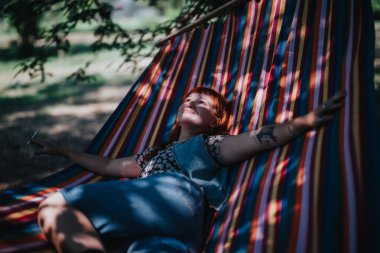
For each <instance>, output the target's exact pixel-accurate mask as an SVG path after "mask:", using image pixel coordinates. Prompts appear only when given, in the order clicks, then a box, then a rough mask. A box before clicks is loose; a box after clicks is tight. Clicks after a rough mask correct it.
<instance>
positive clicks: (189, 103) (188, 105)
mask: <svg viewBox="0 0 380 253" xmlns="http://www.w3.org/2000/svg"><path fill="white" fill-rule="evenodd" d="M186 107H190V108H194V107H195V106H194V101H192V100H190V101H187V102H186Z"/></svg>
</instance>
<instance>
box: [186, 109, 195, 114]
mask: <svg viewBox="0 0 380 253" xmlns="http://www.w3.org/2000/svg"><path fill="white" fill-rule="evenodd" d="M183 111H184V112H190V113H192V114H197V113H196V112H195V111H194V110H193V109H190V108H185V109H184V110H183Z"/></svg>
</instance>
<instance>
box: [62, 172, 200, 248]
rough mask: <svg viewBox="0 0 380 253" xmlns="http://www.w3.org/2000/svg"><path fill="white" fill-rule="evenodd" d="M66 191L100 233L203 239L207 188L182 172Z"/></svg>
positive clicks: (67, 197)
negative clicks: (203, 188) (204, 196)
mask: <svg viewBox="0 0 380 253" xmlns="http://www.w3.org/2000/svg"><path fill="white" fill-rule="evenodd" d="M61 192H62V194H63V196H64V198H65V199H66V201H67V203H68V204H69V205H71V206H73V207H75V208H77V209H79V210H80V211H82V212H83V213H84V214H85V215H86V216H87V217H88V218H89V219H90V221H91V222H92V223H93V225H94V227H95V228H96V229H97V230H98V231H99V233H100V234H101V235H110V236H131V237H141V236H144V237H145V236H153V235H162V236H169V237H176V238H180V239H182V240H184V241H187V240H199V238H194V237H198V236H195V234H198V235H200V234H201V232H202V225H203V210H204V206H203V204H204V203H203V194H202V192H201V190H200V189H199V187H198V186H196V185H195V184H194V183H193V182H191V181H190V180H189V179H187V178H186V177H185V176H182V175H179V174H177V173H161V174H157V175H153V176H151V177H147V178H145V179H138V180H128V181H112V182H103V183H97V184H89V185H82V186H78V187H74V188H71V189H65V190H62V191H61Z"/></svg>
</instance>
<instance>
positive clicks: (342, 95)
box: [328, 91, 346, 102]
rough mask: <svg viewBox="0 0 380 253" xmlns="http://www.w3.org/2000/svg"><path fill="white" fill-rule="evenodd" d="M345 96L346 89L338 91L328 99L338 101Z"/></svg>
mask: <svg viewBox="0 0 380 253" xmlns="http://www.w3.org/2000/svg"><path fill="white" fill-rule="evenodd" d="M345 97H346V91H339V92H338V93H336V94H335V95H334V96H332V97H331V98H330V99H329V100H328V101H331V102H338V101H341V100H343V99H344V98H345Z"/></svg>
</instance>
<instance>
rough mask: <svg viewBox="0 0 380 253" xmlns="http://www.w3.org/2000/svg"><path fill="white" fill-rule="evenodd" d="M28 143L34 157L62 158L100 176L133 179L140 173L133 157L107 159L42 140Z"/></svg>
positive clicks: (33, 140)
mask: <svg viewBox="0 0 380 253" xmlns="http://www.w3.org/2000/svg"><path fill="white" fill-rule="evenodd" d="M30 142H31V143H32V144H33V146H35V147H36V151H35V154H36V155H40V154H48V155H56V156H63V157H66V158H67V159H69V160H71V161H72V162H73V163H76V164H78V165H80V166H81V167H83V168H85V169H87V170H89V171H91V172H94V173H96V174H99V175H102V176H108V177H130V178H133V177H138V176H139V175H140V172H141V169H140V167H139V166H138V165H137V163H136V161H135V159H134V157H133V156H130V157H125V158H118V159H110V158H108V157H103V156H99V155H93V154H87V153H83V152H78V151H74V150H71V149H68V148H63V147H60V146H57V145H54V144H52V143H49V142H46V141H42V140H36V139H32V140H30Z"/></svg>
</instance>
